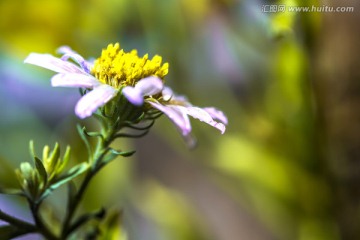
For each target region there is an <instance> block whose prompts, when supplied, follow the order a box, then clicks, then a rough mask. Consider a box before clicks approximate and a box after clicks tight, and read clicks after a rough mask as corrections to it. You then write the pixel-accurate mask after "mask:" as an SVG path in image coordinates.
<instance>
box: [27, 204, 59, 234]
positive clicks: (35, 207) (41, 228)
mask: <svg viewBox="0 0 360 240" xmlns="http://www.w3.org/2000/svg"><path fill="white" fill-rule="evenodd" d="M28 203H29V206H30V210H31V213H32V215H33V218H34V221H35V224H36V227H37V232H39V233H41V234H42V235H43V236H44V237H46V239H48V240H58V239H59V238H58V237H56V235H55V234H54V233H52V232H51V231H50V230H49V229H48V228H47V226H46V225H45V224H44V222H43V220H42V219H41V216H40V215H39V207H40V203H34V202H33V201H31V200H29V199H28Z"/></svg>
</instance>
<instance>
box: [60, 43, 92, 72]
mask: <svg viewBox="0 0 360 240" xmlns="http://www.w3.org/2000/svg"><path fill="white" fill-rule="evenodd" d="M57 52H58V53H60V54H64V55H63V56H62V57H61V60H64V61H67V60H68V59H69V58H71V59H72V60H74V61H75V62H77V63H78V64H79V65H80V66H81V68H82V69H83V70H84V71H85V72H87V73H90V67H91V64H90V63H89V62H87V61H86V60H85V59H84V58H83V57H82V56H81V55H80V54H78V53H77V52H75V51H73V50H72V49H71V48H70V47H68V46H62V47H59V48H58V50H57Z"/></svg>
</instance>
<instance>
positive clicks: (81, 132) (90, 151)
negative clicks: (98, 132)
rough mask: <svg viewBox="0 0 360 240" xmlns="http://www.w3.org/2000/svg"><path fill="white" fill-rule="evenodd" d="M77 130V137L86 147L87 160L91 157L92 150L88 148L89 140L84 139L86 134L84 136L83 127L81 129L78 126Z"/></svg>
mask: <svg viewBox="0 0 360 240" xmlns="http://www.w3.org/2000/svg"><path fill="white" fill-rule="evenodd" d="M76 128H77V130H78V132H79V135H80V137H81V139H82V140H83V141H84V143H85V146H86V149H87V151H88V154H89V158H90V157H91V156H92V150H91V146H90V143H89V140H88V139H87V137H86V134H85V127H83V128H82V127H81V126H80V125H77V127H76Z"/></svg>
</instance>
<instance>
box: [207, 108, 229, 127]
mask: <svg viewBox="0 0 360 240" xmlns="http://www.w3.org/2000/svg"><path fill="white" fill-rule="evenodd" d="M203 109H204V110H205V111H206V112H207V113H209V114H210V115H211V117H212V118H214V119H218V120H220V121H221V122H222V123H224V124H226V125H227V124H228V119H227V117H226V116H225V114H224V113H223V112H222V111H220V110H218V109H216V108H214V107H205V108H203Z"/></svg>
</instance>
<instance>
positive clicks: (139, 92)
mask: <svg viewBox="0 0 360 240" xmlns="http://www.w3.org/2000/svg"><path fill="white" fill-rule="evenodd" d="M58 52H59V53H60V54H62V57H61V58H56V57H54V56H52V55H50V54H39V53H31V54H30V55H29V56H28V57H27V58H26V59H25V61H24V62H25V63H30V64H33V65H37V66H40V67H43V68H47V69H50V70H52V71H55V72H57V74H56V75H54V76H53V77H52V78H51V84H52V86H53V87H78V88H83V89H86V91H87V93H86V94H84V95H83V96H82V97H81V98H80V100H79V101H78V102H77V104H76V106H75V113H76V115H77V116H78V117H80V118H86V117H89V116H91V115H92V114H93V113H94V112H95V111H96V110H97V109H98V108H101V107H102V106H104V105H105V104H107V103H108V102H110V101H112V100H113V99H115V98H116V96H119V95H121V96H124V97H125V98H126V99H127V101H128V102H129V103H130V104H131V105H132V106H133V108H134V109H137V110H138V109H139V108H140V109H141V111H142V112H143V113H145V114H147V113H150V112H154V110H156V111H160V112H162V113H164V114H165V115H166V116H167V117H169V118H170V120H171V121H172V122H173V123H174V124H175V126H176V127H177V128H178V130H179V131H180V133H181V134H182V136H183V137H184V139H185V140H186V141H187V142H188V144H189V145H193V144H194V140H193V138H192V136H191V124H190V120H189V117H188V116H192V117H193V118H196V119H198V120H200V121H203V122H205V123H207V124H209V125H211V126H213V127H215V128H217V129H218V130H220V132H221V133H224V132H225V128H226V127H225V125H226V124H227V118H226V116H225V115H224V114H223V113H222V112H221V111H220V110H217V109H216V108H213V107H207V108H199V107H196V106H193V105H192V104H191V103H190V102H188V101H187V99H186V98H185V97H183V96H178V95H175V94H174V93H173V91H172V90H171V89H170V88H169V87H167V86H164V80H163V78H164V77H165V75H167V73H168V68H169V64H168V63H164V64H162V58H161V57H160V56H158V55H155V56H154V57H153V58H152V59H151V60H150V59H149V57H148V54H146V55H144V56H143V57H139V56H138V54H137V51H136V50H132V51H130V52H125V51H124V50H123V49H120V45H119V44H118V43H116V44H115V45H113V44H109V45H108V47H107V48H106V49H104V50H103V51H102V53H101V56H100V57H99V58H98V59H96V60H95V61H94V62H93V63H92V62H90V61H87V60H85V59H84V58H83V57H82V56H80V55H79V54H78V53H76V52H74V51H73V50H71V49H70V48H69V47H67V46H63V47H60V48H59V49H58ZM68 60H72V61H73V62H74V63H72V62H69V61H68ZM117 103H118V102H117ZM120 114H121V113H120ZM119 117H121V116H119ZM128 120H129V119H123V121H128ZM215 120H218V122H217V121H215Z"/></svg>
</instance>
